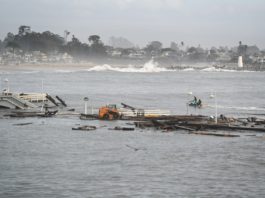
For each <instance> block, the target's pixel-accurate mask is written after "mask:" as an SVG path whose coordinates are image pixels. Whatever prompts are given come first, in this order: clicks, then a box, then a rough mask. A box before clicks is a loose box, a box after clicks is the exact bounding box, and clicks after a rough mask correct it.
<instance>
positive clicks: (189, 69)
mask: <svg viewBox="0 0 265 198" xmlns="http://www.w3.org/2000/svg"><path fill="white" fill-rule="evenodd" d="M194 70H195V69H194V68H186V69H183V70H182V71H194Z"/></svg>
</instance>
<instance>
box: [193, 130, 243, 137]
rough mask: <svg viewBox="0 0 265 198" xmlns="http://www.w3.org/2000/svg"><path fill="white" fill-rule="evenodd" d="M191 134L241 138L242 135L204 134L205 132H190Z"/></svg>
mask: <svg viewBox="0 0 265 198" xmlns="http://www.w3.org/2000/svg"><path fill="white" fill-rule="evenodd" d="M189 134H195V135H210V136H217V137H240V135H235V134H230V133H210V132H204V131H196V132H190V133H189Z"/></svg>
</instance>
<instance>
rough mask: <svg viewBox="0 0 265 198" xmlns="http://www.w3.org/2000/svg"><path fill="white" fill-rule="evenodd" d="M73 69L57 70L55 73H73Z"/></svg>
mask: <svg viewBox="0 0 265 198" xmlns="http://www.w3.org/2000/svg"><path fill="white" fill-rule="evenodd" d="M73 72H74V71H72V70H55V73H73Z"/></svg>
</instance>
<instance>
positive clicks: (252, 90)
mask: <svg viewBox="0 0 265 198" xmlns="http://www.w3.org/2000/svg"><path fill="white" fill-rule="evenodd" d="M113 68H114V69H113ZM0 74H1V76H0V77H1V88H2V89H3V88H5V87H6V86H7V85H6V83H5V82H4V79H6V78H7V79H8V80H9V86H10V89H11V91H14V92H41V91H42V80H43V91H44V92H47V93H49V94H50V95H53V96H55V95H58V96H60V97H61V98H63V99H64V100H65V101H66V103H67V104H68V105H69V107H73V108H75V109H76V111H77V112H83V111H84V102H83V98H84V97H89V102H88V103H89V108H88V111H89V112H90V111H92V109H93V111H94V112H95V111H96V108H97V107H100V106H102V105H105V104H118V105H120V103H121V102H123V103H126V104H129V105H131V106H135V107H139V108H145V109H165V110H170V111H171V113H172V114H187V113H189V114H203V115H214V114H215V106H217V111H218V114H224V115H227V116H236V117H247V116H254V115H255V116H256V114H260V116H263V115H264V114H265V103H264V101H265V100H264V99H265V73H264V72H237V71H221V70H213V69H212V68H209V69H208V70H205V69H204V70H201V71H197V70H184V71H173V70H168V69H165V68H159V67H158V66H157V65H155V64H152V63H148V64H147V65H145V66H143V67H142V68H136V67H133V66H131V67H129V68H122V69H119V68H115V67H111V66H106V65H103V66H95V67H94V68H90V69H86V70H78V69H74V70H56V69H54V70H41V71H39V70H38V69H37V68H36V70H32V71H25V70H17V71H9V70H6V71H5V70H3V71H1V73H0ZM189 92H192V93H193V95H196V96H197V97H198V98H201V99H202V101H203V104H205V108H203V109H200V110H198V109H192V108H187V106H186V103H187V101H189V100H191V99H192V98H193V96H191V95H189V94H188V93H189ZM211 94H216V101H215V99H211V98H210V95H211ZM2 113H3V112H2ZM27 122H31V123H32V124H30V125H25V126H16V125H15V124H19V123H27ZM127 123H128V122H124V121H82V120H79V118H78V117H77V116H74V115H73V116H67V115H64V116H63V115H61V116H57V117H55V118H23V119H21V118H20V119H7V118H1V119H0V197H3V198H5V197H19V198H23V197H25V198H35V197H264V196H265V188H264V186H265V137H264V135H263V134H262V133H254V135H255V136H249V134H248V133H242V134H240V137H238V138H222V137H210V136H200V135H190V134H187V133H186V132H185V131H177V132H172V133H162V132H161V131H156V130H153V129H147V130H140V129H136V130H135V131H134V132H124V131H112V130H109V128H113V127H115V126H128V125H127ZM79 125H95V126H97V127H98V129H97V130H96V131H92V132H84V131H73V130H72V127H76V126H79ZM134 147H135V148H138V149H139V150H137V151H135V150H134V149H133V148H134Z"/></svg>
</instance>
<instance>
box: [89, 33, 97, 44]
mask: <svg viewBox="0 0 265 198" xmlns="http://www.w3.org/2000/svg"><path fill="white" fill-rule="evenodd" d="M88 41H89V42H90V43H91V44H92V45H93V44H98V43H99V42H100V36H98V35H91V36H89V37H88Z"/></svg>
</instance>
